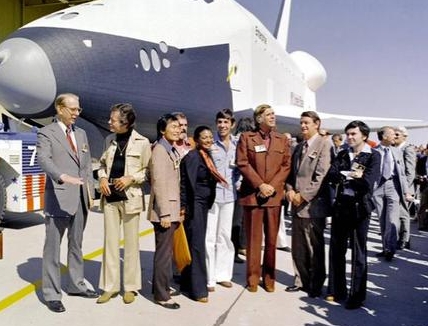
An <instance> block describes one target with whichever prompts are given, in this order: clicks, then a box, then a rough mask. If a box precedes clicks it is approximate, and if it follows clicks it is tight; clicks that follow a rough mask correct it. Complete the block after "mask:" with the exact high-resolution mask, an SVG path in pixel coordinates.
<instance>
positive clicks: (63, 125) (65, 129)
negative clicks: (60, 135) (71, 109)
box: [56, 119, 74, 134]
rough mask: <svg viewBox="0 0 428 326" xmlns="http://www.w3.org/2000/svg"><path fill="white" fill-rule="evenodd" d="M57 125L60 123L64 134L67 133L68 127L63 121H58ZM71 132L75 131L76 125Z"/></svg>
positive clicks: (72, 126)
mask: <svg viewBox="0 0 428 326" xmlns="http://www.w3.org/2000/svg"><path fill="white" fill-rule="evenodd" d="M56 122H57V123H58V125H59V127H60V128H61V130H62V131H63V132H64V134H65V133H66V131H67V126H66V125H65V124H64V122H62V121H61V120H59V119H58V120H57V121H56ZM71 131H74V125H71Z"/></svg>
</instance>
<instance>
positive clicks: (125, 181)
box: [97, 104, 151, 303]
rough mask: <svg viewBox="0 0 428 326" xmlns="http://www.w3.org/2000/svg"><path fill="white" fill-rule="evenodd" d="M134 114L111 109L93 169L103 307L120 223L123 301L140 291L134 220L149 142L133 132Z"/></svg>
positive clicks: (114, 269)
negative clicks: (95, 172)
mask: <svg viewBox="0 0 428 326" xmlns="http://www.w3.org/2000/svg"><path fill="white" fill-rule="evenodd" d="M134 122H135V112H134V108H133V107H132V106H131V105H130V104H116V105H114V106H113V107H112V108H111V114H110V120H109V127H110V131H112V132H113V133H112V134H111V135H109V136H107V138H106V143H105V151H104V153H103V155H102V157H101V159H100V164H101V167H100V169H99V170H98V177H99V180H100V191H101V209H102V210H103V212H104V254H103V261H102V268H101V276H100V288H101V289H102V290H103V291H104V293H103V294H102V295H101V296H100V297H99V298H98V300H97V303H105V302H107V301H109V300H110V298H112V297H115V296H116V295H117V294H118V293H119V291H120V254H119V248H120V227H121V224H123V234H124V238H125V245H124V252H125V253H124V266H123V288H124V291H125V292H124V294H123V301H124V302H125V303H131V302H133V301H134V299H135V295H136V294H137V291H138V290H140V289H141V266H140V252H139V236H138V232H139V221H140V214H141V211H142V210H143V193H142V189H141V184H142V183H143V181H145V180H146V173H147V167H148V163H149V160H150V155H151V151H150V142H149V140H148V139H147V138H146V137H143V136H141V135H140V134H139V133H138V132H136V131H135V130H134Z"/></svg>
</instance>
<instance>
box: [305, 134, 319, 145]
mask: <svg viewBox="0 0 428 326" xmlns="http://www.w3.org/2000/svg"><path fill="white" fill-rule="evenodd" d="M318 137H322V136H321V135H320V134H318V133H316V134H315V135H313V136H312V137H311V138H309V139H307V140H306V143H308V148H309V147H311V145H312V143H313V142H314V141H315V139H317V138H318ZM304 141H305V140H304Z"/></svg>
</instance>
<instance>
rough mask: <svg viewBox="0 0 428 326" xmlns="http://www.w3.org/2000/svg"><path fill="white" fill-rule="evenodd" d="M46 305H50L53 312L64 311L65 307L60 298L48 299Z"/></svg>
mask: <svg viewBox="0 0 428 326" xmlns="http://www.w3.org/2000/svg"><path fill="white" fill-rule="evenodd" d="M46 305H47V306H48V308H49V310H50V311H53V312H64V311H65V307H64V306H63V305H62V302H61V301H59V300H55V301H46Z"/></svg>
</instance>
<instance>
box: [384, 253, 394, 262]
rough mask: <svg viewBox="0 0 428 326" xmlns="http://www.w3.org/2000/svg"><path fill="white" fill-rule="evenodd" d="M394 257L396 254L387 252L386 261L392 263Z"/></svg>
mask: <svg viewBox="0 0 428 326" xmlns="http://www.w3.org/2000/svg"><path fill="white" fill-rule="evenodd" d="M393 257H394V254H393V253H392V252H391V251H385V260H386V261H391V260H392V258H393Z"/></svg>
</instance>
